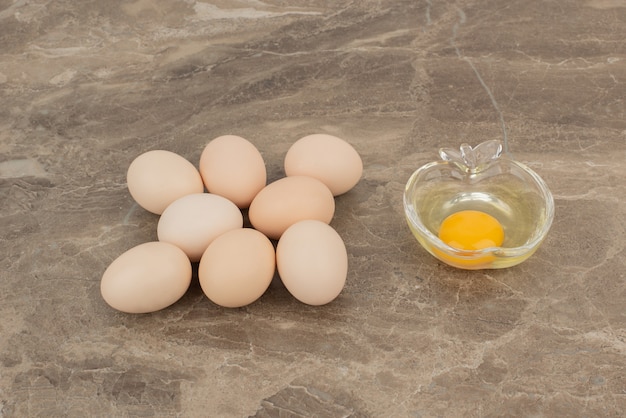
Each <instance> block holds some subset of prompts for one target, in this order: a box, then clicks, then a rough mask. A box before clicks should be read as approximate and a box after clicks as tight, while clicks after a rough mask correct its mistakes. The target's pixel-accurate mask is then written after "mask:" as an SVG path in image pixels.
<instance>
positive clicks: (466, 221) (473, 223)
mask: <svg viewBox="0 0 626 418" xmlns="http://www.w3.org/2000/svg"><path fill="white" fill-rule="evenodd" d="M438 236H439V239H441V241H443V242H444V243H446V244H447V245H449V246H450V247H453V248H456V249H457V250H461V251H460V252H459V256H456V255H453V254H447V253H444V252H443V251H440V250H437V249H435V253H436V254H437V255H438V256H439V257H440V258H442V259H443V260H446V261H449V262H450V263H451V264H452V265H457V266H462V267H464V268H468V269H477V268H482V267H484V266H487V265H489V264H490V263H491V262H493V260H494V258H495V256H494V255H493V254H491V253H486V254H484V255H482V256H478V257H475V256H472V253H471V252H472V251H477V250H483V249H485V248H491V247H499V246H500V245H502V243H503V242H504V228H503V227H502V224H500V222H498V220H497V219H496V218H494V217H493V216H491V215H489V214H488V213H485V212H482V211H478V210H462V211H459V212H455V213H453V214H451V215H450V216H448V217H447V218H445V219H444V220H443V222H442V223H441V225H440V227H439V233H438ZM466 251H467V252H466Z"/></svg>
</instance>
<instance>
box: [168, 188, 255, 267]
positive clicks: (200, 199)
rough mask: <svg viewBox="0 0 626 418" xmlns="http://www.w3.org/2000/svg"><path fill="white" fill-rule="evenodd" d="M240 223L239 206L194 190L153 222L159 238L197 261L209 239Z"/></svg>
mask: <svg viewBox="0 0 626 418" xmlns="http://www.w3.org/2000/svg"><path fill="white" fill-rule="evenodd" d="M242 227H243V215H242V214H241V210H239V208H238V207H237V206H236V205H235V204H234V203H233V202H231V201H230V200H228V199H226V198H225V197H222V196H218V195H216V194H212V193H195V194H190V195H187V196H183V197H181V198H180V199H177V200H175V201H174V202H172V203H171V204H170V205H169V206H168V207H167V208H165V210H164V211H163V214H161V217H160V218H159V222H158V224H157V236H158V239H159V241H162V242H169V243H171V244H174V245H176V246H177V247H179V248H180V249H182V250H183V251H184V252H185V254H187V256H188V257H189V259H190V260H191V261H199V260H200V258H201V257H202V254H203V253H204V251H205V250H206V249H207V247H208V246H209V244H210V243H211V241H213V240H214V239H215V238H217V237H218V236H220V235H221V234H223V233H224V232H227V231H230V230H231V229H237V228H242Z"/></svg>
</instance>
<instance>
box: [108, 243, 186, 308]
mask: <svg viewBox="0 0 626 418" xmlns="http://www.w3.org/2000/svg"><path fill="white" fill-rule="evenodd" d="M191 275H192V269H191V262H190V261H189V258H187V256H186V255H185V253H184V252H183V251H182V250H181V249H179V248H178V247H176V246H175V245H172V244H168V243H165V242H147V243H144V244H140V245H138V246H136V247H133V248H131V249H129V250H128V251H126V252H125V253H123V254H122V255H120V256H119V257H118V258H116V259H115V260H114V261H113V262H112V263H111V264H110V265H109V267H108V268H107V269H106V270H105V272H104V274H103V275H102V280H101V282H100V292H101V294H102V297H103V299H104V301H105V302H106V303H107V304H108V305H109V306H111V307H112V308H114V309H117V310H118V311H122V312H127V313H148V312H155V311H158V310H161V309H164V308H166V307H168V306H170V305H172V304H173V303H174V302H176V301H177V300H179V299H180V298H181V297H182V296H183V295H184V294H185V292H186V291H187V289H188V288H189V285H190V283H191Z"/></svg>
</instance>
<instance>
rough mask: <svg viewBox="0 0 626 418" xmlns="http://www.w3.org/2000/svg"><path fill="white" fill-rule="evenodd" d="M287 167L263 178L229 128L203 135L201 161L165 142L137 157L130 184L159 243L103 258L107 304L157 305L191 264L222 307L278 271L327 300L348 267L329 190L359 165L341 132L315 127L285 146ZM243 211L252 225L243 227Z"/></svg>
mask: <svg viewBox="0 0 626 418" xmlns="http://www.w3.org/2000/svg"><path fill="white" fill-rule="evenodd" d="M284 169H285V174H286V176H285V177H283V178H280V179H278V180H276V181H274V182H272V183H270V184H267V171H266V167H265V162H264V159H263V157H262V155H261V153H260V152H259V150H258V149H257V148H256V147H255V146H254V145H253V144H252V143H251V142H249V141H248V140H246V139H244V138H242V137H239V136H235V135H224V136H220V137H218V138H215V139H213V140H212V141H210V142H209V143H208V144H207V145H206V147H205V148H204V150H203V151H202V154H201V156H200V162H199V169H196V167H195V166H194V165H193V164H192V163H191V162H190V161H188V160H187V159H185V158H184V157H182V156H180V155H178V154H175V153H173V152H170V151H166V150H153V151H148V152H146V153H144V154H141V155H139V156H138V157H137V158H135V159H134V160H133V162H132V163H131V164H130V166H129V168H128V172H127V184H128V190H129V192H130V194H131V196H132V197H133V199H134V200H135V201H136V202H137V204H138V205H139V206H141V207H142V208H144V209H145V210H147V211H149V212H152V213H154V214H157V215H160V216H159V221H158V224H157V237H158V241H153V242H147V243H144V244H140V245H138V246H136V247H134V248H131V249H129V250H128V251H126V252H125V253H123V254H122V255H120V256H119V257H118V258H117V259H115V260H114V261H113V262H112V263H111V264H110V265H109V267H108V268H107V269H106V270H105V272H104V274H103V276H102V279H101V282H100V291H101V294H102V297H103V299H104V300H105V302H106V303H107V304H108V305H110V306H111V307H112V308H114V309H117V310H119V311H122V312H127V313H148V312H154V311H158V310H161V309H164V308H166V307H168V306H170V305H172V304H173V303H175V302H176V301H178V300H179V299H180V298H181V297H182V296H183V295H184V294H185V293H186V291H187V289H188V288H189V286H190V284H191V280H192V263H196V262H197V263H199V264H198V279H199V282H200V286H201V288H202V291H203V292H204V294H205V295H206V296H207V297H208V298H209V299H210V300H211V301H212V302H213V303H215V304H217V305H220V306H224V307H228V308H237V307H242V306H246V305H248V304H250V303H252V302H254V301H256V300H257V299H258V298H260V297H261V296H262V295H263V293H265V291H266V290H267V289H268V287H269V285H270V283H271V281H272V278H273V277H274V275H275V273H276V271H277V272H278V276H279V277H280V279H281V281H282V283H283V284H284V285H285V287H286V289H287V290H288V291H289V293H291V294H292V295H293V296H294V297H295V298H296V299H298V300H299V301H301V302H303V303H305V304H309V305H324V304H326V303H329V302H331V301H332V300H334V299H335V298H336V297H337V296H338V295H339V293H340V292H341V290H342V289H343V287H344V285H345V281H346V277H347V272H348V255H347V251H346V247H345V244H344V242H343V240H342V239H341V237H340V236H339V234H338V233H337V231H335V229H334V228H333V227H331V226H330V225H329V224H330V222H331V220H332V218H333V216H334V213H335V200H334V198H335V197H336V196H338V195H340V194H343V193H345V192H347V191H348V190H350V189H351V188H353V187H354V186H355V185H356V184H357V183H358V181H359V179H360V178H361V175H362V172H363V163H362V161H361V158H360V156H359V154H358V153H357V151H356V150H355V149H354V148H353V147H352V146H351V145H350V144H349V143H348V142H346V141H344V140H343V139H340V138H337V137H335V136H332V135H326V134H313V135H308V136H305V137H303V138H301V139H299V140H297V141H296V142H294V143H293V144H292V145H291V147H290V148H289V150H288V151H287V154H286V155H285V158H284ZM244 211H247V215H248V219H249V222H250V224H251V226H252V227H245V226H244ZM274 242H276V246H274Z"/></svg>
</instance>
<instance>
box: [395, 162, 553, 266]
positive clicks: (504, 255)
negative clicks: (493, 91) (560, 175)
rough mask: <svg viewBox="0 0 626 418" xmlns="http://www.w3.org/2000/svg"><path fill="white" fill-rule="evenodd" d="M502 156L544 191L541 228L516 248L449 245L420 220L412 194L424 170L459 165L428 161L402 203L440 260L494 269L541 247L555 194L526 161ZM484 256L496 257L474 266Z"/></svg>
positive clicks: (416, 230) (414, 228)
mask: <svg viewBox="0 0 626 418" xmlns="http://www.w3.org/2000/svg"><path fill="white" fill-rule="evenodd" d="M501 158H502V159H506V161H507V162H508V163H510V164H512V165H516V166H517V167H519V168H520V169H522V170H523V171H525V172H526V173H527V174H528V175H529V176H530V177H531V178H532V179H533V181H534V182H535V183H536V185H537V186H538V189H539V190H540V191H541V195H542V197H543V200H544V203H545V221H544V222H543V224H542V225H541V227H540V228H538V229H537V230H535V232H534V234H533V236H532V239H529V240H528V241H527V242H526V243H525V244H524V245H521V246H517V247H490V248H484V249H482V250H469V251H468V250H459V249H456V248H453V247H450V246H449V245H447V244H446V243H444V242H443V241H441V240H440V239H439V237H437V236H436V235H435V234H434V233H432V232H431V231H430V230H429V229H428V228H427V227H426V226H425V225H424V224H423V223H422V221H421V219H420V217H419V215H418V213H417V212H416V210H415V208H414V206H413V204H412V203H411V199H410V197H411V195H412V192H413V191H414V189H415V188H416V187H418V186H419V185H417V184H416V179H417V178H418V177H419V176H420V175H421V174H422V173H424V172H425V171H426V170H429V169H431V168H432V167H434V166H438V165H450V164H454V165H456V166H457V167H458V164H456V163H455V162H451V161H434V162H431V163H427V164H425V165H423V166H422V167H420V168H418V169H417V170H416V171H415V172H413V174H411V176H410V177H409V180H408V181H407V183H406V186H405V189H404V195H403V204H404V212H405V216H406V219H407V221H408V224H409V227H410V228H411V230H412V232H413V234H414V235H415V237H416V238H417V240H418V242H419V243H420V244H421V245H422V247H424V248H425V249H426V250H427V251H428V252H429V253H430V254H432V255H433V256H434V257H436V258H437V259H439V260H440V261H442V262H444V263H446V264H448V265H451V266H453V267H457V268H462V269H468V270H473V269H493V268H507V267H512V266H514V265H517V264H519V263H521V262H523V261H525V260H526V259H527V258H528V257H530V256H531V255H532V254H533V253H534V252H535V251H536V250H537V248H538V247H539V245H540V244H541V243H542V242H543V241H544V239H545V237H546V235H547V234H548V231H549V230H550V227H551V226H552V221H553V219H554V198H553V196H552V193H551V192H550V190H549V188H548V186H547V184H546V183H545V181H544V180H543V179H542V178H541V177H540V176H539V175H538V174H537V173H535V172H534V171H533V170H531V169H530V168H529V167H527V166H526V165H525V164H523V163H520V162H518V161H515V160H512V159H508V158H506V157H501ZM430 247H434V248H435V249H436V250H438V251H440V252H441V253H442V254H445V255H448V256H450V257H451V258H452V260H453V259H458V260H460V261H461V262H460V263H454V262H453V261H452V260H446V259H444V257H441V256H439V255H437V254H435V253H434V251H432V250H431V248H430ZM485 257H493V258H494V261H493V262H491V263H488V264H477V265H475V266H472V265H471V262H477V261H480V260H481V259H485Z"/></svg>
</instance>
